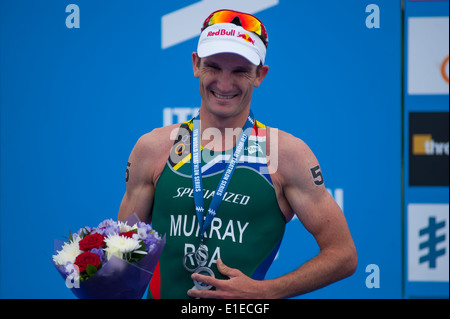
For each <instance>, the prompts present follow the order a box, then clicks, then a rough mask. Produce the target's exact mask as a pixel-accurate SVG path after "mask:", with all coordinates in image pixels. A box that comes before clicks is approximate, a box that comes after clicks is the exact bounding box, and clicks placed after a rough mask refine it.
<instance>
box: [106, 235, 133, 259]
mask: <svg viewBox="0 0 450 319" xmlns="http://www.w3.org/2000/svg"><path fill="white" fill-rule="evenodd" d="M105 243H106V248H105V252H106V258H107V259H108V260H109V259H111V257H112V256H116V257H119V258H121V259H123V256H124V255H125V254H129V253H132V252H133V251H135V250H137V249H139V247H140V244H139V241H138V240H136V239H133V238H127V237H125V236H120V235H117V234H113V235H109V236H108V237H106V238H105Z"/></svg>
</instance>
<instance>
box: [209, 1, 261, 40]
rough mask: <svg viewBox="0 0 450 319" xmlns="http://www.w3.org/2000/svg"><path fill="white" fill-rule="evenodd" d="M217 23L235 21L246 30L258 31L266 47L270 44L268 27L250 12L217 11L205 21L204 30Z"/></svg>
mask: <svg viewBox="0 0 450 319" xmlns="http://www.w3.org/2000/svg"><path fill="white" fill-rule="evenodd" d="M217 23H234V24H237V25H240V26H242V27H243V28H244V29H245V30H247V31H250V32H254V33H256V34H257V35H258V36H259V37H260V38H261V40H262V41H263V43H264V45H265V46H266V47H267V45H268V44H269V38H268V35H267V31H266V28H265V27H264V25H263V24H262V22H261V21H260V20H259V19H258V18H256V17H254V16H252V15H250V14H247V13H242V12H238V11H231V10H219V11H215V12H213V13H211V15H210V16H209V17H208V18H207V19H206V20H205V22H204V23H203V28H202V31H203V30H205V29H206V28H207V27H210V26H212V25H214V24H217Z"/></svg>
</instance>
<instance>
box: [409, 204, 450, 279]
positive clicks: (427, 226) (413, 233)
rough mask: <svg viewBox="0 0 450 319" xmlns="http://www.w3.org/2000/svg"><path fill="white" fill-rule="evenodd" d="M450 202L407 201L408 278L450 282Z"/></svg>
mask: <svg viewBox="0 0 450 319" xmlns="http://www.w3.org/2000/svg"><path fill="white" fill-rule="evenodd" d="M448 211H449V206H448V204H410V205H408V250H407V252H408V280H409V281H422V282H424V281H429V282H448V280H449V253H448V251H449V233H448V232H449V214H448Z"/></svg>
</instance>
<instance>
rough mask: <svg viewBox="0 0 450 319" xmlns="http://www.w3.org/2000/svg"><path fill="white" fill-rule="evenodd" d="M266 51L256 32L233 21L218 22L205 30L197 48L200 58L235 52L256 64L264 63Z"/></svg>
mask: <svg viewBox="0 0 450 319" xmlns="http://www.w3.org/2000/svg"><path fill="white" fill-rule="evenodd" d="M266 52H267V49H266V46H265V45H264V43H263V41H262V40H261V39H260V38H259V37H258V36H257V35H256V34H255V33H253V32H250V31H247V30H245V29H244V28H243V27H241V26H238V25H235V24H233V23H217V24H214V25H212V26H210V27H208V28H206V29H205V30H203V32H202V34H201V35H200V40H199V41H198V48H197V54H198V56H199V57H200V58H206V57H209V56H212V55H215V54H219V53H235V54H239V55H240V56H243V57H244V58H246V59H247V60H249V61H250V62H251V63H252V64H254V65H259V64H260V63H262V64H264V61H265V59H266Z"/></svg>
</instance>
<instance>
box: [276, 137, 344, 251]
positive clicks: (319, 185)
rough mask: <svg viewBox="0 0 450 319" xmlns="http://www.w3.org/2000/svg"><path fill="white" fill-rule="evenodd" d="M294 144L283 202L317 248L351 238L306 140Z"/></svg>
mask: <svg viewBox="0 0 450 319" xmlns="http://www.w3.org/2000/svg"><path fill="white" fill-rule="evenodd" d="M297 144H298V147H296V148H294V149H297V150H298V149H300V151H298V153H297V154H295V156H293V157H292V158H291V160H290V164H289V167H288V168H289V172H290V173H289V174H288V175H287V176H288V177H287V178H286V179H285V186H284V194H285V197H286V200H287V202H288V203H289V205H290V207H291V208H292V210H293V212H294V213H295V214H296V216H297V217H298V219H299V220H300V222H301V223H302V224H303V225H304V227H305V228H306V229H307V230H308V231H309V232H310V233H311V234H312V235H313V236H314V237H315V239H316V241H317V243H318V244H319V246H320V247H321V248H325V247H330V246H333V245H340V244H342V243H344V242H349V241H352V240H351V236H350V232H349V230H348V226H347V222H346V220H345V217H344V214H343V212H342V210H341V209H340V207H339V206H338V205H337V203H336V201H335V200H334V199H333V197H332V196H331V195H330V194H329V193H328V191H327V190H326V188H325V183H324V176H323V174H322V170H321V169H320V165H319V162H318V160H317V159H316V157H315V156H314V154H313V153H312V151H311V150H310V149H309V147H308V146H307V145H306V144H304V143H303V142H297ZM291 149H293V148H291Z"/></svg>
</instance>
